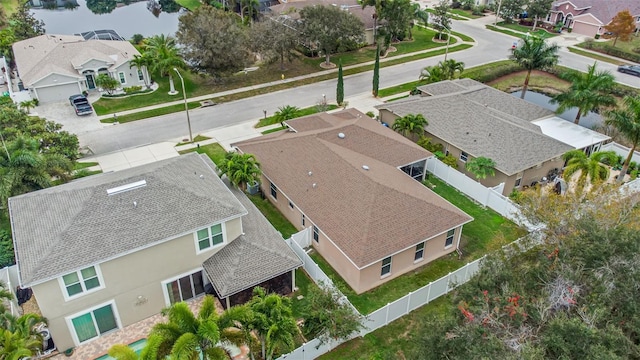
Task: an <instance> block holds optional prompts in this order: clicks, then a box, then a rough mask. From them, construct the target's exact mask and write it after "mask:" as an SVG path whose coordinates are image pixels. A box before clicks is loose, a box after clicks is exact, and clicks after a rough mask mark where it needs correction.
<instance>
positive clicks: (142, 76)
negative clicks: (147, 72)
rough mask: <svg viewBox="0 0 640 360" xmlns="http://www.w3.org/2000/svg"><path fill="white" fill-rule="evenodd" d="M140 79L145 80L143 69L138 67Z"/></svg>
mask: <svg viewBox="0 0 640 360" xmlns="http://www.w3.org/2000/svg"><path fill="white" fill-rule="evenodd" d="M138 80H140V81H142V80H144V74H143V73H142V70H140V69H138Z"/></svg>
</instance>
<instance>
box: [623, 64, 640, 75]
mask: <svg viewBox="0 0 640 360" xmlns="http://www.w3.org/2000/svg"><path fill="white" fill-rule="evenodd" d="M618 71H619V72H621V73H625V74H629V75H633V76H640V65H620V66H618Z"/></svg>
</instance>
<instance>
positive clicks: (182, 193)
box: [9, 154, 302, 350]
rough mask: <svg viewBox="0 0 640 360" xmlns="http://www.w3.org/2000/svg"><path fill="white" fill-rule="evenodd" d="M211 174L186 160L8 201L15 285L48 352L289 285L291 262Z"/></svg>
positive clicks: (200, 160) (198, 158) (201, 162)
mask: <svg viewBox="0 0 640 360" xmlns="http://www.w3.org/2000/svg"><path fill="white" fill-rule="evenodd" d="M215 170H216V169H215V165H214V164H213V163H212V162H211V160H210V159H209V158H208V157H206V156H204V155H198V154H189V155H185V156H180V157H177V158H172V159H168V160H163V161H159V162H156V163H152V164H148V165H143V166H139V167H135V168H131V169H127V170H122V171H117V172H112V173H105V174H100V175H95V176H91V177H88V178H84V179H80V180H77V181H73V182H71V183H68V184H64V185H60V186H56V187H52V188H48V189H44V190H40V191H36V192H32V193H28V194H24V195H20V196H16V197H13V198H10V199H9V212H10V216H11V225H12V230H13V239H14V246H15V253H16V260H17V265H18V270H19V278H20V285H21V286H22V287H30V288H31V289H32V290H33V294H34V295H35V297H36V300H37V303H38V306H39V307H40V310H41V312H42V314H43V315H44V316H45V317H46V318H47V319H48V320H49V329H50V331H51V334H52V337H53V339H54V340H55V342H56V345H57V347H58V348H59V349H61V350H64V349H68V348H71V347H74V346H77V345H80V344H83V343H86V342H88V341H91V340H93V339H96V338H98V337H100V336H101V335H103V334H106V333H109V332H111V331H114V330H116V329H120V328H122V327H125V326H128V325H130V324H133V323H135V322H138V321H140V320H143V319H145V318H147V317H149V316H152V315H154V314H157V313H158V312H160V311H161V309H162V308H164V307H166V306H168V305H170V304H172V303H175V302H179V301H185V300H189V299H193V298H195V297H197V296H199V295H202V294H204V293H205V292H209V293H213V294H214V295H216V296H217V297H218V298H219V299H221V302H222V304H223V305H224V306H226V307H228V306H232V305H234V304H237V303H242V302H243V301H246V300H247V299H249V298H250V296H251V295H250V294H251V291H252V289H253V287H254V286H257V285H260V286H264V287H266V288H268V289H270V290H272V291H278V292H280V293H287V292H290V291H291V290H292V289H293V288H294V286H295V277H294V270H295V269H296V268H298V267H299V266H301V265H302V263H301V261H300V259H299V258H298V257H297V256H296V255H295V253H294V252H293V251H292V250H291V249H290V248H289V247H288V246H287V244H286V243H285V242H284V240H283V239H282V236H281V235H280V233H279V232H277V231H276V230H275V229H274V228H273V227H272V226H271V225H270V224H269V223H268V221H267V220H266V219H265V218H264V216H262V214H260V213H259V212H258V210H257V209H256V208H255V206H253V204H252V203H251V202H250V201H249V199H247V197H246V196H245V195H244V194H243V193H242V192H240V191H238V190H236V189H232V188H229V187H228V186H227V185H226V184H225V182H223V181H222V180H221V179H220V178H219V177H218V176H217V175H216V171H215ZM207 290H209V291H207Z"/></svg>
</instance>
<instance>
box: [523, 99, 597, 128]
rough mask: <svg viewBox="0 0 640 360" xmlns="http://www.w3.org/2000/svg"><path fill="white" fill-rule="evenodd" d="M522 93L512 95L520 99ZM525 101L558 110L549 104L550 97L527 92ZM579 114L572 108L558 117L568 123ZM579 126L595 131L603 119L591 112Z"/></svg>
mask: <svg viewBox="0 0 640 360" xmlns="http://www.w3.org/2000/svg"><path fill="white" fill-rule="evenodd" d="M521 93H522V92H521V91H517V92H513V93H511V95H513V96H517V97H520V94H521ZM524 99H525V100H527V101H529V102H532V103H534V104H536V105H539V106H542V107H543V108H546V109H549V110H552V111H556V109H557V108H558V105H553V104H549V100H551V98H550V97H549V96H547V95H543V94H539V93H536V92H533V91H531V90H529V91H527V92H526V93H525V94H524ZM577 113H578V109H577V108H571V109H569V110H567V111H565V112H563V113H562V114H559V115H558V116H559V117H561V118H563V119H565V120H567V121H571V122H573V120H574V119H575V118H576V114H577ZM579 125H580V126H584V127H586V128H589V129H593V127H594V126H599V125H602V117H601V116H600V115H599V114H596V113H594V112H589V113H588V114H587V115H586V116H582V117H581V118H580V123H579Z"/></svg>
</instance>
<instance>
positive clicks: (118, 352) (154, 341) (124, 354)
mask: <svg viewBox="0 0 640 360" xmlns="http://www.w3.org/2000/svg"><path fill="white" fill-rule="evenodd" d="M161 344H162V338H161V337H160V336H158V335H151V336H149V337H148V338H147V344H146V345H145V347H144V348H143V349H142V351H141V352H140V354H137V353H136V352H135V351H134V350H133V349H132V348H130V347H129V346H127V345H124V344H116V345H113V346H112V347H111V349H109V356H111V357H112V358H115V359H116V360H157V359H158V358H159V357H158V353H159V352H160V346H161Z"/></svg>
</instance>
